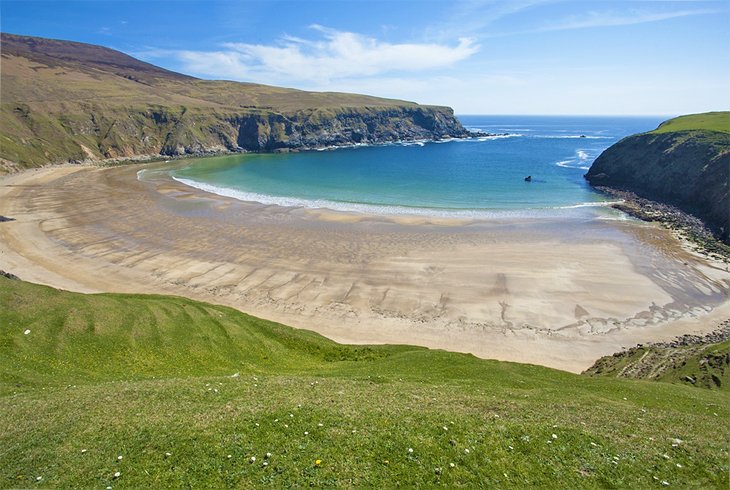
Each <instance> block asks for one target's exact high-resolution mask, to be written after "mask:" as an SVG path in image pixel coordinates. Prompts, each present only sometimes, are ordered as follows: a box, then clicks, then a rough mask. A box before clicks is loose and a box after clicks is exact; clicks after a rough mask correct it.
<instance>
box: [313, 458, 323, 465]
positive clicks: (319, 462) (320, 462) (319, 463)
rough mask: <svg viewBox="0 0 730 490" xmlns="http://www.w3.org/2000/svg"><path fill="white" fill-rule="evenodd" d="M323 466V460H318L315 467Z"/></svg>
mask: <svg viewBox="0 0 730 490" xmlns="http://www.w3.org/2000/svg"><path fill="white" fill-rule="evenodd" d="M321 464H322V460H321V459H318V460H317V461H315V462H314V465H315V466H319V465H321Z"/></svg>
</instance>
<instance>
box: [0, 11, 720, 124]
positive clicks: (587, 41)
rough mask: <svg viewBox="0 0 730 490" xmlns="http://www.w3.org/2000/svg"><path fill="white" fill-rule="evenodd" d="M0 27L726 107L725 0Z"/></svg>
mask: <svg viewBox="0 0 730 490" xmlns="http://www.w3.org/2000/svg"><path fill="white" fill-rule="evenodd" d="M0 29H2V31H3V32H10V33H14V34H26V35H33V36H42V37H49V38H55V39H67V40H73V41H80V42H87V43H92V44H99V45H103V46H107V47H111V48H114V49H118V50H120V51H123V52H125V53H127V54H130V55H132V56H135V57H137V58H140V59H142V60H145V61H148V62H150V63H154V64H156V65H158V66H162V67H164V68H168V69H171V70H175V71H179V72H183V73H186V74H190V75H194V76H197V77H200V78H204V79H226V80H237V81H246V82H256V83H264V84H270V85H279V86H285V87H293V88H299V89H304V90H318V91H343V92H357V93H365V94H370V95H376V96H381V97H393V98H398V99H405V100H412V101H415V102H418V103H422V104H438V105H448V106H451V107H453V108H454V109H455V111H456V113H457V114H556V115H557V114H566V115H568V114H574V115H583V114H586V115H588V114H595V115H679V114H687V113H696V112H706V111H710V110H730V0H722V1H696V0H688V1H683V0H669V1H662V0H642V1H628V0H626V1H611V0H601V1H592V0H579V1H574V0H565V1H562V0H471V1H447V0H438V1H416V0H389V1H380V0H367V1H359V0H339V1H324V0H322V1H319V0H306V1H213V0H210V1H197V0H183V1H176V2H172V1H163V0H144V1H127V0H95V1H92V0H86V1H41V0H22V1H16V0H0Z"/></svg>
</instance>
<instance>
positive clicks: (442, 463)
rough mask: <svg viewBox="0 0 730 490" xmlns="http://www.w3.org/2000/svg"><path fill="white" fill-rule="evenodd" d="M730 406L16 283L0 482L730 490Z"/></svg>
mask: <svg viewBox="0 0 730 490" xmlns="http://www.w3.org/2000/svg"><path fill="white" fill-rule="evenodd" d="M26 330H30V333H28V334H27V335H26V334H25V333H24V332H25V331H26ZM234 373H238V375H237V376H233V375H234ZM728 401H730V400H729V396H728V395H727V394H726V393H725V392H721V391H711V390H702V389H699V388H691V387H686V386H677V385H672V384H668V383H658V382H646V381H631V380H616V379H608V378H590V377H586V376H578V375H573V374H570V373H565V372H561V371H556V370H551V369H547V368H542V367H538V366H531V365H522V364H514V363H505V362H497V361H487V360H480V359H476V358H474V357H473V356H470V355H464V354H454V353H448V352H443V351H434V350H427V349H423V348H416V347H409V346H347V345H340V344H336V343H334V342H331V341H329V340H327V339H325V338H323V337H321V336H319V335H317V334H314V333H311V332H307V331H301V330H294V329H291V328H288V327H285V326H282V325H278V324H275V323H272V322H268V321H264V320H260V319H256V318H253V317H250V316H247V315H244V314H242V313H239V312H237V311H235V310H232V309H230V308H226V307H220V306H213V305H208V304H203V303H198V302H194V301H189V300H186V299H181V298H174V297H162V296H142V295H116V294H102V295H82V294H76V293H69V292H63V291H57V290H54V289H51V288H47V287H43V286H38V285H34V284H29V283H25V282H21V281H11V280H8V279H5V278H3V277H0V487H36V486H38V487H71V486H75V487H106V486H113V487H114V488H117V487H128V488H139V487H142V486H151V487H153V488H160V487H171V486H172V487H180V486H186V487H187V486H191V487H205V488H208V487H251V486H254V487H258V486H293V485H296V486H317V487H322V486H329V487H331V486H375V487H393V486H396V485H404V486H448V487H452V486H468V487H473V486H500V487H518V488H522V487H525V486H538V487H553V488H576V487H590V488H592V487H651V486H661V483H660V482H661V481H662V480H665V481H667V482H668V483H670V484H671V485H672V486H677V487H693V486H694V487H702V488H707V487H718V488H727V486H728V483H729V482H728V470H729V469H730V468H729V466H728V453H727V449H728V431H727V429H726V428H725V424H724V423H723V422H722V421H723V420H724V421H727V419H728V416H730V409H729V408H728V407H730V403H728ZM320 424H321V425H320ZM305 432H307V433H308V434H305ZM553 434H554V435H555V436H556V437H555V438H553ZM675 439H681V442H676V441H675ZM673 444H674V446H673ZM409 448H411V449H412V450H413V451H412V452H410V451H409ZM84 450H85V451H84ZM467 450H468V451H467ZM166 453H170V455H169V456H167V455H166ZM266 453H271V457H270V458H268V459H267V458H266ZM120 455H121V456H123V459H121V460H118V459H117V458H118V456H120ZM229 455H230V458H229ZM252 456H254V457H256V461H255V462H253V463H251V462H250V458H251V457H252ZM317 460H321V462H320V464H319V465H317V464H316V461H317ZM264 463H268V464H267V465H264ZM452 463H453V465H454V466H453V467H451V464H452ZM115 472H119V473H120V476H119V477H118V478H115V477H114V474H115ZM38 476H41V477H42V479H41V481H40V482H36V478H37V477H38Z"/></svg>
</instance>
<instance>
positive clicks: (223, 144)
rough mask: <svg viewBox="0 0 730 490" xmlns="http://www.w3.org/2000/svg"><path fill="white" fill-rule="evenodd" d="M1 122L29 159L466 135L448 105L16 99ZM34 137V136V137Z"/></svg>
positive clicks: (37, 161) (52, 160) (20, 153)
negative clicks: (293, 108)
mask: <svg viewBox="0 0 730 490" xmlns="http://www.w3.org/2000/svg"><path fill="white" fill-rule="evenodd" d="M3 112H5V114H4V115H5V116H6V121H11V123H12V124H13V126H15V127H19V128H22V130H23V131H22V132H24V133H26V134H27V139H23V140H21V141H19V143H20V145H19V146H20V147H21V148H20V149H19V150H22V151H18V153H17V156H16V155H13V154H12V153H11V151H12V146H11V145H6V146H5V148H4V151H3V153H4V155H2V156H3V158H6V159H8V160H10V161H20V162H23V161H24V160H25V162H26V163H30V164H31V165H37V164H43V163H58V162H65V161H82V160H100V159H105V158H121V157H133V156H137V155H170V156H174V155H202V154H209V153H219V152H224V151H261V152H269V151H282V150H300V149H314V148H322V147H328V146H339V145H348V144H354V143H383V142H389V141H397V140H414V139H442V138H449V137H456V138H458V137H465V136H468V135H469V132H468V131H467V130H465V129H464V127H463V126H462V125H461V123H459V121H458V120H457V119H456V118H455V117H454V114H453V112H452V110H451V109H450V108H447V107H428V106H415V107H397V106H395V107H362V108H342V109H321V110H320V109H312V110H306V111H298V112H294V113H292V114H282V113H278V112H273V111H263V110H243V111H236V112H228V111H226V112H221V111H215V110H205V109H201V108H193V109H187V108H185V107H178V108H171V107H161V106H159V107H149V108H147V109H139V108H124V107H114V108H110V107H104V106H94V105H90V106H89V107H88V108H87V110H85V111H78V110H77V111H74V112H75V113H73V114H70V113H69V114H48V113H45V114H39V113H37V112H36V111H34V110H33V109H32V108H30V107H28V106H24V105H22V104H19V105H17V106H16V107H14V108H13V110H12V111H3ZM39 136H40V137H39Z"/></svg>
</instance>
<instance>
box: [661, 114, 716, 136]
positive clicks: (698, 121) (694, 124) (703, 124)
mask: <svg viewBox="0 0 730 490" xmlns="http://www.w3.org/2000/svg"><path fill="white" fill-rule="evenodd" d="M695 130H706V131H719V132H722V133H730V111H725V112H705V113H703V114H688V115H686V116H679V117H675V118H674V119H669V120H668V121H664V122H663V123H661V124H660V125H659V127H658V128H656V129H655V130H654V131H650V133H652V134H660V133H671V132H675V131H695Z"/></svg>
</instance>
